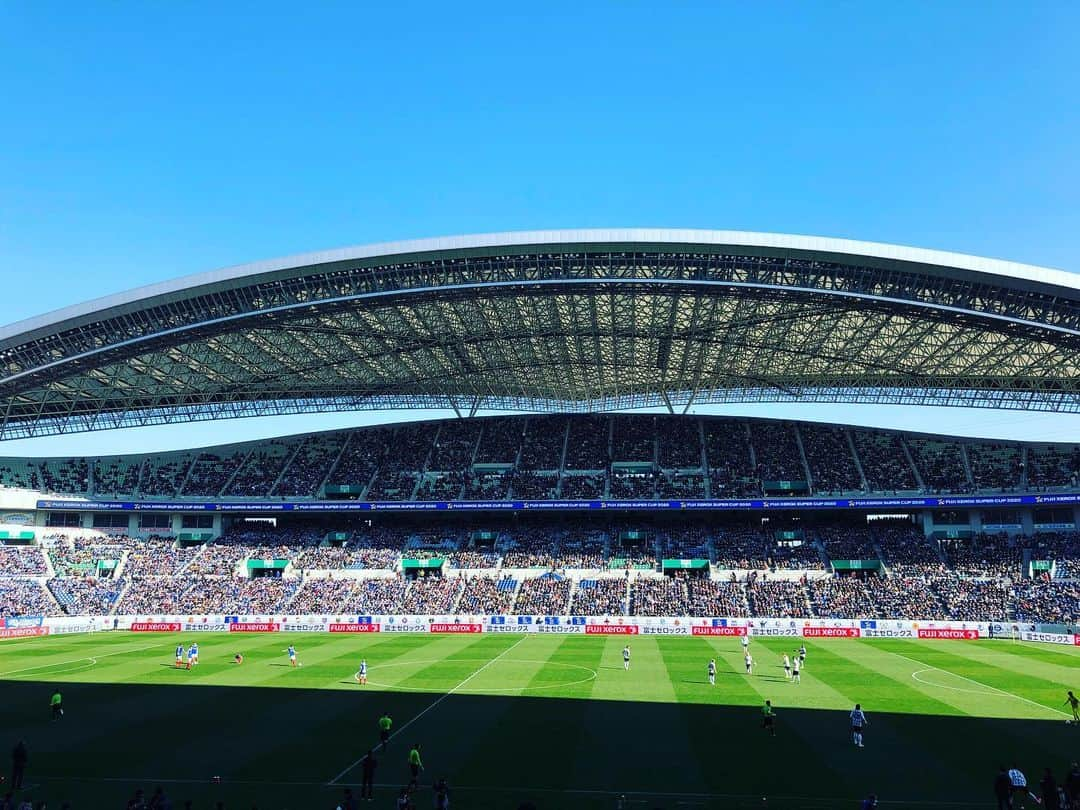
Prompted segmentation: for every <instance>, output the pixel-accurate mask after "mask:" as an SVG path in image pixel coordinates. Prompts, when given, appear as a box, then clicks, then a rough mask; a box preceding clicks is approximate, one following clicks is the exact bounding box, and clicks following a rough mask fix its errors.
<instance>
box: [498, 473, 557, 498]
mask: <svg viewBox="0 0 1080 810" xmlns="http://www.w3.org/2000/svg"><path fill="white" fill-rule="evenodd" d="M558 489H559V475H558V473H538V472H535V471H534V470H515V471H514V472H512V473H510V484H509V493H510V495H511V497H513V498H514V499H515V500H521V501H546V500H553V499H554V498H555V493H556V492H558Z"/></svg>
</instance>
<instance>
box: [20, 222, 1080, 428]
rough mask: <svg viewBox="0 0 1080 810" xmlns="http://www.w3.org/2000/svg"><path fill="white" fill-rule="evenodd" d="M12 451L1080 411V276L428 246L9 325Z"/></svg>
mask: <svg viewBox="0 0 1080 810" xmlns="http://www.w3.org/2000/svg"><path fill="white" fill-rule="evenodd" d="M0 397H2V400H3V412H2V413H3V415H2V417H0V438H14V437H25V436H34V435H45V434H53V433H63V432H68V431H77V430H96V429H105V428H113V427H122V426H131V425H144V424H157V423H164V422H181V421H190V420H197V419H213V418H226V417H235V416H248V415H263V414H277V413H299V412H310V411H329V410H353V409H360V408H402V407H432V406H434V407H447V406H453V407H454V408H456V409H458V410H460V411H475V410H477V409H532V410H549V411H553V410H560V411H589V410H606V409H613V408H633V407H646V406H667V407H668V408H671V409H673V410H675V409H681V408H685V407H688V406H689V405H690V404H693V403H716V402H735V401H796V400H798V401H835V402H894V403H919V404H935V405H967V406H973V405H974V406H987V407H1001V408H1031V409H1043V410H1058V411H1077V410H1080V277H1078V276H1075V275H1073V274H1071V273H1065V272H1062V271H1059V270H1048V269H1045V268H1038V267H1030V266H1026V265H1020V264H1016V263H1012V262H1003V261H996V260H991V259H980V258H976V257H971V256H964V255H959V254H952V253H941V252H936V251H928V250H919V249H913V248H903V247H896V246H892V245H881V244H873V243H864V242H853V241H848V240H838V239H822V238H814V237H802V236H783V235H776V234H755V233H742V232H732V231H686V230H591V231H554V232H532V233H516V234H492V235H482V236H467V237H456V238H449V239H431V240H420V241H414V242H400V243H391V244H383V245H374V246H369V247H359V248H346V249H342V250H335V251H329V252H324V253H316V254H309V255H304V256H296V257H292V258H286V259H279V260H273V261H266V262H259V263H256V264H252V265H245V266H241V267H234V268H227V269H224V270H218V271H214V272H210V273H204V274H200V275H196V276H190V277H187V278H183V279H178V280H175V281H168V282H163V283H160V284H155V285H151V286H148V287H143V288H140V289H137V290H133V291H131V292H128V293H121V294H117V295H112V296H108V297H105V298H101V299H98V300H96V301H91V302H88V303H86V304H81V305H77V306H74V307H69V308H67V309H63V310H59V311H57V312H53V313H50V314H47V315H43V316H40V317H36V318H31V319H29V320H26V321H22V322H20V323H16V324H12V325H10V326H7V327H2V328H0Z"/></svg>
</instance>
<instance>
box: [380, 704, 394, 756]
mask: <svg viewBox="0 0 1080 810" xmlns="http://www.w3.org/2000/svg"><path fill="white" fill-rule="evenodd" d="M392 725H394V721H393V720H391V719H390V713H389V712H383V715H382V717H380V718H379V742H381V743H382V750H383V753H386V744H387V743H388V742H390V726H392Z"/></svg>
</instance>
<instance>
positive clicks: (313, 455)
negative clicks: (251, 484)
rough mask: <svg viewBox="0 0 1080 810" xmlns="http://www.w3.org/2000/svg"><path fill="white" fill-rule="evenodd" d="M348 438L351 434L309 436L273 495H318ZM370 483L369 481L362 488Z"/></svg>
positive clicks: (286, 469) (364, 481) (336, 433)
mask: <svg viewBox="0 0 1080 810" xmlns="http://www.w3.org/2000/svg"><path fill="white" fill-rule="evenodd" d="M348 437H349V434H347V433H341V432H335V433H324V434H316V435H314V436H309V437H308V438H307V440H306V441H305V442H304V444H303V446H301V448H300V449H299V450H298V451H297V453H296V455H294V456H293V459H292V461H291V462H290V463H289V464H288V466H287V467H286V468H285V471H284V473H282V476H281V478H280V480H279V481H278V482H277V484H276V485H275V486H274V489H273V492H272V494H273V495H277V496H280V497H311V496H313V495H316V494H317V493H318V490H319V486H320V485H321V484H322V482H323V480H324V479H325V478H326V477H327V475H328V474H329V473H330V468H331V466H332V465H333V463H334V461H335V460H336V459H337V457H338V456H339V455H340V454H341V450H342V447H343V446H344V444H345V442H346V441H347V440H348ZM370 477H371V475H370V473H369V474H368V478H370ZM366 483H367V478H365V479H364V480H363V482H362V484H366Z"/></svg>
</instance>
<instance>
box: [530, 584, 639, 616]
mask: <svg viewBox="0 0 1080 810" xmlns="http://www.w3.org/2000/svg"><path fill="white" fill-rule="evenodd" d="M570 584H571V583H570V580H569V579H566V578H565V577H558V576H553V575H545V576H541V577H535V578H533V579H526V580H524V581H523V582H522V583H521V587H520V588H518V595H517V601H516V602H515V603H514V612H515V613H521V614H526V615H535V616H564V615H566V612H567V608H568V607H569V602H570ZM624 586H625V583H624Z"/></svg>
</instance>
